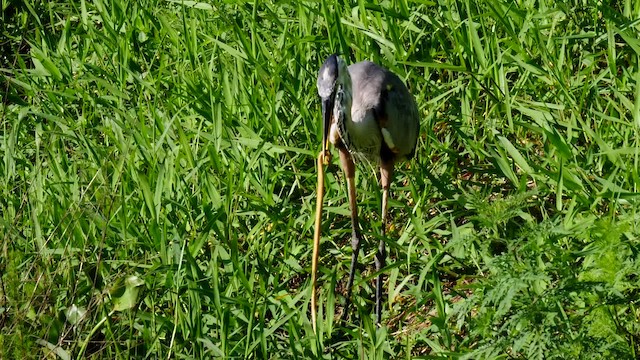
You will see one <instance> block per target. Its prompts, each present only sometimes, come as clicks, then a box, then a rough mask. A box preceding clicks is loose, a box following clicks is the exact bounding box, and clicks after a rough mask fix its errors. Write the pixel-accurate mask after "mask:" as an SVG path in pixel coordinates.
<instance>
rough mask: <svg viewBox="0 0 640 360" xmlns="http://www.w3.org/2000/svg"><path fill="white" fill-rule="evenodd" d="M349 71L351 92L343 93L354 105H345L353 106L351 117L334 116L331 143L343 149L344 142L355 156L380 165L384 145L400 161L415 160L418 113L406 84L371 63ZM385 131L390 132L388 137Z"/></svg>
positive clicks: (352, 66)
mask: <svg viewBox="0 0 640 360" xmlns="http://www.w3.org/2000/svg"><path fill="white" fill-rule="evenodd" d="M348 71H349V78H350V80H351V83H350V84H349V85H350V86H351V88H350V90H348V89H346V88H347V87H348V86H347V85H345V86H344V88H345V89H344V90H343V92H344V93H350V96H351V101H345V104H348V103H349V102H350V103H351V106H350V108H351V109H350V113H351V116H350V117H347V116H344V114H343V115H338V116H336V114H334V119H336V121H335V122H333V123H332V124H331V129H330V133H329V140H330V142H331V143H332V144H334V145H338V146H339V142H340V141H342V143H343V144H344V145H345V146H346V147H347V150H348V151H349V152H350V153H351V154H352V155H355V156H356V157H362V158H366V159H368V160H373V161H375V162H376V163H379V162H380V161H381V159H382V158H384V157H385V156H384V155H385V154H381V151H382V150H387V149H383V142H384V145H386V146H387V148H388V150H392V149H393V150H392V153H393V155H394V157H395V158H396V159H402V158H405V157H411V156H412V155H413V152H414V150H415V146H416V141H417V139H418V127H419V121H418V110H417V107H416V105H415V101H413V97H412V96H411V94H410V93H409V91H408V90H407V87H406V86H405V85H404V83H403V82H402V80H400V78H399V77H398V76H397V75H396V74H394V73H392V72H390V71H389V70H387V69H385V68H382V67H380V66H378V65H376V64H374V63H372V62H370V61H362V62H359V63H355V64H353V65H350V66H349V67H348ZM342 96H344V97H346V96H348V95H344V94H343V95H342ZM337 100H338V99H336V102H338V101H337ZM408 100H410V101H408ZM346 107H349V106H348V105H347V106H345V107H344V108H341V107H338V106H336V108H335V109H336V111H335V112H338V113H342V112H344V111H346V110H347V109H346ZM341 120H342V121H344V125H343V126H340V125H339V122H340V121H341ZM383 125H384V126H383ZM341 129H342V130H341ZM383 129H384V130H383ZM383 131H386V132H388V134H387V137H385V136H384V133H383ZM381 155H382V156H381Z"/></svg>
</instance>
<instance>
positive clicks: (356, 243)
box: [351, 230, 360, 251]
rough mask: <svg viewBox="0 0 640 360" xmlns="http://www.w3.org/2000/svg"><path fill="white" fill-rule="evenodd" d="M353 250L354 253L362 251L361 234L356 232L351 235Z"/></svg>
mask: <svg viewBox="0 0 640 360" xmlns="http://www.w3.org/2000/svg"><path fill="white" fill-rule="evenodd" d="M351 248H352V249H353V251H358V250H360V233H359V232H358V231H356V230H354V231H353V232H352V233H351Z"/></svg>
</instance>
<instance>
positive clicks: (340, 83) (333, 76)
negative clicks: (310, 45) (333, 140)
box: [318, 54, 351, 153]
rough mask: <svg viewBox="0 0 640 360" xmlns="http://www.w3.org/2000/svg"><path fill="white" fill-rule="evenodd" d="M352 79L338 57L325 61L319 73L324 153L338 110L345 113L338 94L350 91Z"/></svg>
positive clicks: (345, 65) (330, 57) (342, 61)
mask: <svg viewBox="0 0 640 360" xmlns="http://www.w3.org/2000/svg"><path fill="white" fill-rule="evenodd" d="M350 87H351V78H350V77H349V70H348V69H347V64H345V62H344V60H342V59H341V58H340V57H339V56H337V55H335V54H334V55H331V56H329V57H328V58H327V60H325V62H324V64H322V67H321V68H320V71H319V72H318V95H320V98H321V99H322V119H323V122H322V152H323V153H326V151H327V148H328V147H329V129H330V128H331V123H332V122H333V121H334V120H335V119H334V118H333V117H334V115H335V113H337V111H336V110H339V111H344V109H345V106H344V104H340V103H336V93H338V92H339V91H341V92H344V91H350Z"/></svg>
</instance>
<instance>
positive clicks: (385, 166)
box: [375, 161, 393, 325]
mask: <svg viewBox="0 0 640 360" xmlns="http://www.w3.org/2000/svg"><path fill="white" fill-rule="evenodd" d="M392 175H393V161H388V162H384V161H383V162H382V164H381V165H380V185H381V187H382V238H381V239H380V244H379V245H378V253H377V254H376V260H375V262H376V272H379V271H380V270H381V269H382V268H383V267H384V266H385V259H386V252H385V243H384V236H385V234H386V230H387V201H388V198H389V185H390V184H391V176H392ZM382 281H383V277H382V273H380V274H378V278H377V279H376V323H377V324H378V325H380V322H381V321H382V294H383V291H382V289H383V285H382Z"/></svg>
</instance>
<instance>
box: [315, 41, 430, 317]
mask: <svg viewBox="0 0 640 360" xmlns="http://www.w3.org/2000/svg"><path fill="white" fill-rule="evenodd" d="M317 87H318V95H319V96H320V98H321V100H322V119H323V120H322V121H323V122H322V124H323V132H322V152H321V153H320V155H319V157H318V166H319V169H322V165H323V164H322V163H324V164H328V162H329V161H330V156H331V154H330V152H329V143H331V144H333V146H334V147H335V148H337V150H338V152H339V155H340V164H341V167H342V169H343V171H344V173H345V175H346V179H347V190H348V194H349V195H348V196H349V210H350V215H351V248H352V250H353V254H352V256H351V266H350V267H349V278H348V279H347V289H346V290H347V294H346V301H345V307H344V312H343V314H347V316H348V308H349V305H350V301H351V300H350V299H351V292H352V287H353V280H354V275H355V269H356V266H357V264H358V255H359V252H360V245H361V242H362V233H361V229H360V224H359V221H358V206H357V202H356V183H355V170H356V168H355V161H359V160H365V161H368V162H371V163H374V164H376V165H379V167H380V186H381V188H382V218H381V220H382V230H381V233H382V237H381V238H380V242H379V244H378V249H377V253H376V255H375V266H376V272H378V276H377V278H376V295H375V312H376V323H377V324H378V325H380V323H381V320H382V295H383V284H382V282H383V277H382V272H381V269H382V268H383V267H384V266H385V258H386V252H385V242H384V238H385V233H386V225H387V224H386V222H387V202H388V199H389V186H390V184H391V180H392V176H393V170H394V165H395V164H396V163H397V162H398V161H400V160H403V159H411V158H412V157H413V155H414V153H415V149H416V144H417V140H418V133H419V126H420V118H419V114H418V107H417V105H416V101H415V99H414V98H413V96H412V95H411V93H410V92H409V90H408V89H407V87H406V85H405V84H404V82H403V81H402V80H401V79H400V78H399V77H398V75H396V74H394V73H393V72H391V71H389V70H388V69H385V68H384V67H381V66H379V65H376V64H374V63H372V62H370V61H362V62H358V63H355V64H352V65H350V66H347V65H346V63H345V61H344V60H343V59H342V58H341V57H339V56H338V55H336V54H334V55H331V56H329V57H328V58H327V59H326V60H325V62H324V63H323V64H322V67H321V68H320V71H319V72H318V82H317ZM359 162H361V161H359ZM322 174H323V173H322V172H321V174H320V175H319V177H318V181H319V182H318V189H319V191H322V187H323V186H321V185H320V184H321V182H320V181H321V177H323V175H322ZM322 181H323V180H322ZM321 197H322V195H319V200H318V206H317V213H319V212H321V210H322V205H321V201H322V200H321ZM319 219H320V216H319V214H316V239H315V240H314V250H313V257H314V258H313V262H312V304H311V306H312V313H311V314H312V322H313V326H314V329H315V323H316V320H315V311H316V309H315V308H316V306H315V298H316V294H315V293H316V270H317V257H318V251H319V249H318V247H319V238H320V236H319V225H318V224H319Z"/></svg>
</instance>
